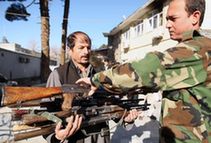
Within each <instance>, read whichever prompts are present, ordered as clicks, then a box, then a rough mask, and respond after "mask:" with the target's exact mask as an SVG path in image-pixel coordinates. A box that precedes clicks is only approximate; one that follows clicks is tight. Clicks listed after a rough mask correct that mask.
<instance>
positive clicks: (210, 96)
mask: <svg viewBox="0 0 211 143" xmlns="http://www.w3.org/2000/svg"><path fill="white" fill-rule="evenodd" d="M91 81H92V83H93V84H94V85H96V86H97V87H98V86H101V87H103V88H105V89H107V90H109V91H112V92H116V93H121V92H127V91H128V90H133V89H135V88H141V89H143V90H145V91H146V92H153V91H156V90H160V91H162V92H163V97H166V98H167V99H168V100H170V101H182V103H185V104H186V105H191V106H194V109H196V110H194V113H193V112H192V111H193V110H191V111H188V112H186V111H184V112H185V114H184V115H185V116H188V115H190V116H189V117H190V120H189V121H190V122H189V123H187V124H193V121H194V120H195V121H196V120H197V122H200V125H199V124H198V123H195V122H194V126H198V127H199V126H200V127H199V128H200V129H201V130H206V127H204V125H203V127H202V126H201V121H202V120H200V118H201V117H202V116H201V113H202V112H203V118H204V119H205V120H206V121H207V123H208V124H209V125H207V123H206V125H205V126H207V128H211V39H209V38H206V37H203V36H201V35H200V34H199V32H198V31H189V32H186V33H184V35H183V39H182V41H181V42H180V43H179V44H178V45H176V46H175V47H172V48H169V49H167V50H166V51H164V52H163V53H161V52H151V53H148V54H147V55H146V56H145V58H143V59H140V60H137V61H133V62H131V63H125V64H123V65H120V66H117V67H114V68H111V69H110V70H107V71H104V72H100V73H97V74H95V75H94V77H92V79H91ZM171 106H172V105H171ZM176 106H177V105H176ZM183 107H184V106H183ZM201 110H203V111H201ZM168 111H169V110H168ZM195 111H196V112H195ZM174 112H175V113H174V114H178V115H180V114H181V113H179V111H177V110H176V111H174ZM189 113H190V114H189ZM163 114H165V113H163ZM166 114H167V113H166ZM197 114H198V116H197ZM195 115H196V116H195ZM193 116H194V117H193ZM164 117H165V115H163V118H164ZM173 118H175V116H174V117H172V118H171V119H169V120H171V121H169V120H168V121H169V122H172V119H173ZM195 118H197V119H195ZM192 119H193V120H192ZM184 120H186V119H184ZM168 121H167V122H168ZM176 122H180V121H176ZM187 122H188V121H187ZM174 124H175V123H174ZM181 124H183V125H184V124H186V123H181ZM181 124H180V125H181ZM202 134H203V131H202ZM208 134H210V135H211V133H210V132H209V133H208ZM210 135H209V136H210ZM178 136H180V137H179V138H183V139H184V138H185V137H184V136H183V135H182V134H178ZM206 136H207V135H206ZM205 138H206V137H205Z"/></svg>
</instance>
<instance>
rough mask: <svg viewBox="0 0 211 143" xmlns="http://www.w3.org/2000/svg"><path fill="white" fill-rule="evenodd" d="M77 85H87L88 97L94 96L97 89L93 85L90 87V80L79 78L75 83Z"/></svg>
mask: <svg viewBox="0 0 211 143" xmlns="http://www.w3.org/2000/svg"><path fill="white" fill-rule="evenodd" d="M76 83H77V84H82V85H83V84H86V85H89V86H90V87H91V90H90V91H89V93H88V96H91V95H92V94H94V93H95V92H96V90H97V87H95V86H94V85H92V83H91V79H90V78H88V77H87V78H80V79H79V80H77V81H76Z"/></svg>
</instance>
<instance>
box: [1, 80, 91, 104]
mask: <svg viewBox="0 0 211 143" xmlns="http://www.w3.org/2000/svg"><path fill="white" fill-rule="evenodd" d="M88 91H89V89H88V88H85V87H81V86H79V85H76V84H70V85H63V86H61V87H17V86H15V87H14V86H4V87H3V88H2V97H1V99H0V100H1V105H0V106H7V105H11V104H15V103H22V102H25V101H31V100H36V99H42V98H47V97H52V96H55V95H60V94H62V93H84V92H88Z"/></svg>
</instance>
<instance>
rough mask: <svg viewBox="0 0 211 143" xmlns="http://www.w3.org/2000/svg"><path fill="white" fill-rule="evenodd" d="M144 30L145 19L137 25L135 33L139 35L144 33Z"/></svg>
mask: <svg viewBox="0 0 211 143" xmlns="http://www.w3.org/2000/svg"><path fill="white" fill-rule="evenodd" d="M143 31H144V24H143V21H141V22H140V23H139V24H137V25H136V26H135V35H136V36H139V35H141V34H143Z"/></svg>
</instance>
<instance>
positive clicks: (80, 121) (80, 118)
mask: <svg viewBox="0 0 211 143" xmlns="http://www.w3.org/2000/svg"><path fill="white" fill-rule="evenodd" d="M81 123H82V117H81V116H80V117H79V124H78V128H77V130H79V129H80V127H81Z"/></svg>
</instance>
